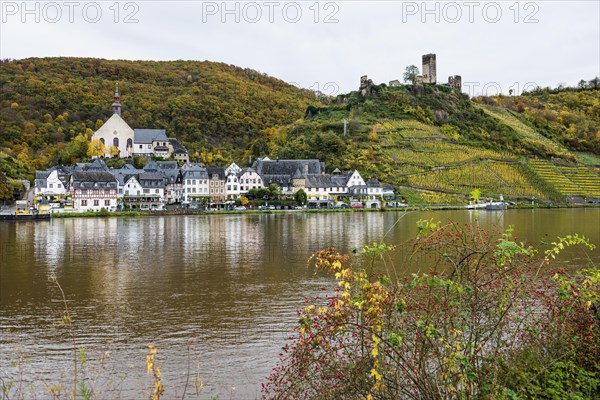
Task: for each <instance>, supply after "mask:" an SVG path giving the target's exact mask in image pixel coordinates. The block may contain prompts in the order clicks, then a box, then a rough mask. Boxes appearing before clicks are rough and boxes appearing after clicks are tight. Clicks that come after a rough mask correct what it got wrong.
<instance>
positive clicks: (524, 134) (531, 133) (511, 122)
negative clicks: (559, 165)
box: [478, 104, 571, 158]
mask: <svg viewBox="0 0 600 400" xmlns="http://www.w3.org/2000/svg"><path fill="white" fill-rule="evenodd" d="M478 107H481V109H482V110H483V111H484V112H485V113H487V114H488V115H491V116H492V117H494V118H497V119H498V120H500V121H501V122H502V123H504V124H506V125H508V126H510V127H511V128H512V129H514V130H515V132H517V133H518V134H519V135H521V140H522V142H523V143H524V144H526V145H529V146H530V147H532V148H541V149H543V152H544V153H545V154H547V155H548V156H557V157H565V158H569V157H570V156H571V153H570V152H569V151H568V150H567V149H565V148H564V147H563V146H561V145H560V144H558V143H556V142H555V141H553V140H551V139H548V138H547V137H545V136H543V135H541V134H539V133H538V132H536V131H535V130H534V129H533V128H531V127H530V126H528V125H526V124H525V123H523V122H521V121H520V120H519V119H518V118H517V117H515V116H514V115H513V114H512V112H511V111H509V110H506V109H503V108H498V107H492V106H487V105H483V104H480V105H478Z"/></svg>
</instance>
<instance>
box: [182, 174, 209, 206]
mask: <svg viewBox="0 0 600 400" xmlns="http://www.w3.org/2000/svg"><path fill="white" fill-rule="evenodd" d="M182 172H183V201H184V202H186V203H189V202H201V201H202V199H203V198H206V199H207V200H206V201H208V198H209V197H210V193H209V189H208V187H209V184H208V172H207V171H206V168H205V167H203V166H201V165H200V164H185V165H184V166H183V168H182Z"/></svg>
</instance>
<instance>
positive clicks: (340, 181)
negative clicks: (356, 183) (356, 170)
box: [331, 174, 352, 187]
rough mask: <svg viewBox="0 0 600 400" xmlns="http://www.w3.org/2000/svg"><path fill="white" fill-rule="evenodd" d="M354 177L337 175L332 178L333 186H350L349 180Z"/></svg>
mask: <svg viewBox="0 0 600 400" xmlns="http://www.w3.org/2000/svg"><path fill="white" fill-rule="evenodd" d="M351 176H352V175H350V174H336V175H332V176H331V183H332V185H333V186H336V187H339V186H346V184H348V179H350V177H351Z"/></svg>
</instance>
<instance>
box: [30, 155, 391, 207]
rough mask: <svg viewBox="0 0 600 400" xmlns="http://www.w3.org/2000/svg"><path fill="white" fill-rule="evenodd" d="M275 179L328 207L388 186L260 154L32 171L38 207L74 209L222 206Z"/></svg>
mask: <svg viewBox="0 0 600 400" xmlns="http://www.w3.org/2000/svg"><path fill="white" fill-rule="evenodd" d="M271 184H276V185H277V187H278V188H279V191H280V193H281V195H282V196H292V195H294V194H295V193H296V192H298V191H299V190H303V191H304V192H305V193H306V195H307V204H306V205H307V206H308V207H331V206H334V205H335V204H336V203H337V202H338V201H342V199H343V200H344V201H346V202H354V203H361V204H364V205H365V206H367V207H371V208H377V207H380V206H381V202H382V200H383V197H384V196H385V195H392V196H393V191H392V189H391V188H384V187H382V185H381V184H380V183H379V181H377V180H376V179H370V180H367V181H365V180H364V179H363V178H362V176H361V175H360V173H359V172H358V171H353V172H342V171H340V170H339V169H335V170H334V171H333V172H332V173H330V174H328V173H325V164H324V163H323V162H320V161H319V160H270V159H269V158H267V157H265V158H260V159H258V160H256V161H255V162H254V163H253V164H252V166H251V167H249V168H240V167H239V166H238V165H237V164H235V163H232V164H231V165H230V166H229V167H227V168H223V167H212V166H203V165H200V164H198V163H189V162H187V163H185V164H183V165H182V166H179V164H178V163H177V162H176V161H154V160H151V161H149V162H148V163H147V164H146V166H144V168H141V169H137V168H135V167H134V166H133V165H131V164H125V165H124V166H123V167H121V168H109V167H108V166H107V165H106V164H105V163H104V161H103V160H101V159H96V160H94V161H93V162H92V163H80V164H76V165H74V166H63V165H59V166H55V167H52V168H50V169H48V170H45V171H37V172H36V175H35V185H34V198H35V203H36V204H37V205H38V207H42V208H49V209H54V211H58V210H59V209H60V210H73V211H99V210H101V209H106V210H108V211H116V210H117V209H120V208H123V207H127V208H139V209H163V208H164V206H165V205H167V204H203V205H207V206H211V207H216V208H221V207H225V206H227V205H229V204H233V203H234V202H235V200H237V199H239V198H240V197H241V196H242V195H245V194H247V193H248V192H249V191H251V190H252V189H261V188H267V187H270V185H271Z"/></svg>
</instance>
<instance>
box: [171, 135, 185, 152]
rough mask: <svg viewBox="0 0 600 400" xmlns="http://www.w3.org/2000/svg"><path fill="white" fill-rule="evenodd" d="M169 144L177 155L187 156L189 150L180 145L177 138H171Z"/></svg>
mask: <svg viewBox="0 0 600 400" xmlns="http://www.w3.org/2000/svg"><path fill="white" fill-rule="evenodd" d="M169 142H170V143H171V146H173V153H175V154H187V149H186V148H185V147H184V146H183V145H182V144H181V143H179V141H178V140H177V139H175V138H169Z"/></svg>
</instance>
